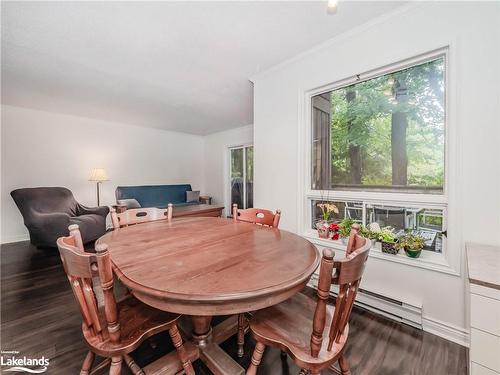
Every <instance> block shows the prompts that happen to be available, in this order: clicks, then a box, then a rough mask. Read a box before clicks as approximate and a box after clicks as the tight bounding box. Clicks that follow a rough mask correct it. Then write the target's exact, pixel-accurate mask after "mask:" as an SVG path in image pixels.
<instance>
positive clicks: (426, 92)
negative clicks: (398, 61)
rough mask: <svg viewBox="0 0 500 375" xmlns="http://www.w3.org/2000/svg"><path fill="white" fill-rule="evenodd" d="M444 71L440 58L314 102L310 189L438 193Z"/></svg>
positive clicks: (441, 168) (441, 165)
mask: <svg viewBox="0 0 500 375" xmlns="http://www.w3.org/2000/svg"><path fill="white" fill-rule="evenodd" d="M444 69H445V62H444V57H440V58H438V59H435V60H432V61H428V62H426V63H423V64H419V65H415V66H412V67H410V68H406V69H402V70H399V71H395V72H392V73H390V74H386V75H383V76H380V77H376V78H373V79H370V80H367V81H364V82H360V83H356V84H353V85H351V86H348V87H343V88H340V89H337V90H333V91H331V92H328V93H324V94H321V95H317V96H315V97H313V100H312V145H311V149H312V176H311V179H312V181H311V187H312V188H313V189H317V190H323V189H325V190H328V189H353V188H354V189H362V190H398V191H412V192H414V191H422V192H431V193H441V192H442V191H443V181H444V137H445V134H444V131H445V129H444V119H445V98H444V97H445V93H444V89H445V81H444V80H445V72H444Z"/></svg>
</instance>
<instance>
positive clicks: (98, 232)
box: [10, 187, 109, 247]
mask: <svg viewBox="0 0 500 375" xmlns="http://www.w3.org/2000/svg"><path fill="white" fill-rule="evenodd" d="M10 195H11V196H12V198H13V199H14V202H16V205H17V207H18V208H19V211H21V214H22V215H23V218H24V225H26V228H28V231H29V234H30V240H31V243H32V244H34V245H36V246H49V247H55V246H56V241H57V239H58V238H59V237H61V236H67V235H68V226H69V225H71V224H78V226H79V227H80V232H81V234H82V238H83V242H84V243H87V242H91V241H94V240H96V239H97V238H99V237H100V236H102V235H103V234H104V233H105V232H106V216H107V215H108V213H109V208H108V207H107V206H101V207H94V208H90V207H85V206H83V205H81V204H80V203H78V202H77V201H76V200H75V197H74V196H73V193H72V192H71V191H70V190H68V189H66V188H63V187H37V188H25V189H16V190H13V191H12V192H11V193H10Z"/></svg>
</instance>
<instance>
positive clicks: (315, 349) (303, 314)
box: [247, 224, 371, 375]
mask: <svg viewBox="0 0 500 375" xmlns="http://www.w3.org/2000/svg"><path fill="white" fill-rule="evenodd" d="M359 230H360V226H359V225H358V224H354V225H353V226H352V229H351V235H350V237H349V242H348V245H347V250H346V257H345V258H343V259H338V260H336V259H334V253H333V251H332V250H330V249H325V250H323V257H322V259H321V266H320V273H319V282H318V300H317V302H314V301H313V300H312V299H310V298H309V297H307V296H305V295H304V294H302V293H298V294H296V295H295V296H293V297H292V298H290V299H288V300H286V301H285V302H282V303H280V304H279V305H276V306H272V307H269V308H266V309H263V310H260V311H257V312H256V313H255V314H254V316H253V317H252V319H251V320H250V331H251V332H252V335H253V337H254V338H255V340H256V342H257V343H256V346H255V350H254V352H253V355H252V360H251V364H250V366H249V368H248V370H247V375H255V374H256V372H257V366H258V365H259V364H260V361H261V359H262V355H263V354H264V350H265V348H266V345H269V346H274V347H278V348H279V349H281V350H282V351H284V352H286V353H287V354H288V355H290V357H291V358H292V359H293V360H294V362H295V363H296V364H297V365H298V366H300V367H302V370H301V374H307V373H308V372H311V374H313V375H317V374H319V373H320V371H321V370H322V369H324V368H327V367H330V366H332V365H333V364H334V363H335V362H337V361H338V362H339V366H340V370H341V373H342V375H350V370H349V364H348V362H347V359H346V358H345V355H344V349H345V344H346V342H347V337H348V335H349V324H348V322H349V316H350V314H351V311H352V306H353V303H354V299H355V298H356V293H357V291H358V287H359V283H360V281H361V277H362V276H363V271H364V268H365V263H366V260H367V259H368V253H369V251H370V247H371V242H370V241H369V240H367V239H365V238H363V237H361V236H360V235H359V234H358V231H359ZM333 270H335V273H333ZM331 284H335V285H338V286H339V292H338V295H337V298H336V301H335V306H332V305H328V304H327V301H328V297H329V293H330V287H331Z"/></svg>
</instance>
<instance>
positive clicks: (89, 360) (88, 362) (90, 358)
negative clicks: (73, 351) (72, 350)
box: [80, 350, 95, 375]
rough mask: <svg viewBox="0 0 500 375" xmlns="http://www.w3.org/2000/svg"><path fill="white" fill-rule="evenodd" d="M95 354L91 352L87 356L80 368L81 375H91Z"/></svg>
mask: <svg viewBox="0 0 500 375" xmlns="http://www.w3.org/2000/svg"><path fill="white" fill-rule="evenodd" d="M94 359H95V354H94V352H91V351H90V350H89V352H88V353H87V355H86V356H85V359H84V360H83V364H82V369H81V370H80V375H89V374H90V370H91V369H92V365H93V364H94Z"/></svg>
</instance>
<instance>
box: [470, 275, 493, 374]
mask: <svg viewBox="0 0 500 375" xmlns="http://www.w3.org/2000/svg"><path fill="white" fill-rule="evenodd" d="M470 287H471V288H470V292H471V293H470V320H471V321H470V325H471V330H470V331H471V332H470V337H471V340H470V360H471V363H470V373H471V375H500V290H498V289H494V288H489V287H485V286H481V285H477V284H471V285H470Z"/></svg>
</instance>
